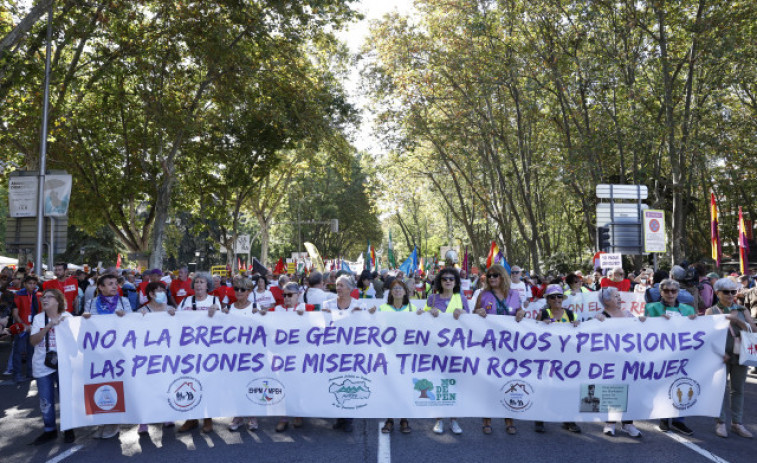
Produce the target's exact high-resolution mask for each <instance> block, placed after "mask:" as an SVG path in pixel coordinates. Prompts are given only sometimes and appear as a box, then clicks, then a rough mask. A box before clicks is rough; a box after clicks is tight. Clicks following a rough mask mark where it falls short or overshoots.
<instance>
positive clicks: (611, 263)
mask: <svg viewBox="0 0 757 463" xmlns="http://www.w3.org/2000/svg"><path fill="white" fill-rule="evenodd" d="M599 266H600V267H601V268H602V269H608V268H609V269H613V268H615V267H622V266H623V255H622V254H619V253H612V254H611V253H604V254H600V255H599Z"/></svg>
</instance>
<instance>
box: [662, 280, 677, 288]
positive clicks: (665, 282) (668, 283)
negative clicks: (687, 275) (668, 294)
mask: <svg viewBox="0 0 757 463" xmlns="http://www.w3.org/2000/svg"><path fill="white" fill-rule="evenodd" d="M663 286H664V287H666V288H670V289H681V284H680V283H678V281H676V280H674V279H672V278H665V279H664V280H662V281H661V282H660V289H662V288H663Z"/></svg>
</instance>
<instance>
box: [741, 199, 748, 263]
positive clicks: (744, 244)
mask: <svg viewBox="0 0 757 463" xmlns="http://www.w3.org/2000/svg"><path fill="white" fill-rule="evenodd" d="M739 270H740V271H741V274H742V275H744V274H746V273H747V272H748V271H749V243H747V240H746V226H745V225H744V213H743V212H742V211H741V206H739Z"/></svg>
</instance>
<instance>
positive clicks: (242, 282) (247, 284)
mask: <svg viewBox="0 0 757 463" xmlns="http://www.w3.org/2000/svg"><path fill="white" fill-rule="evenodd" d="M232 281H233V282H232V284H233V285H234V286H236V287H238V288H243V289H246V290H247V291H252V288H253V286H254V285H253V284H252V280H250V279H249V278H245V277H241V276H237V277H234V280H232Z"/></svg>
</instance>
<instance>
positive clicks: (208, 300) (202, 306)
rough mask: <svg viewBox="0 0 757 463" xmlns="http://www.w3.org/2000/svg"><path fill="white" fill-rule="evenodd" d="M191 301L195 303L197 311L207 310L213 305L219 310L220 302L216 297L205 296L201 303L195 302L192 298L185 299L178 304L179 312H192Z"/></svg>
mask: <svg viewBox="0 0 757 463" xmlns="http://www.w3.org/2000/svg"><path fill="white" fill-rule="evenodd" d="M192 300H194V301H195V307H197V310H208V309H209V308H211V307H212V306H213V304H215V305H217V306H218V308H219V309H220V308H221V301H220V299H218V297H216V296H211V295H207V296H206V297H205V300H203V301H198V300H196V299H195V297H194V296H189V297H185V298H184V300H183V301H181V304H179V310H192Z"/></svg>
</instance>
